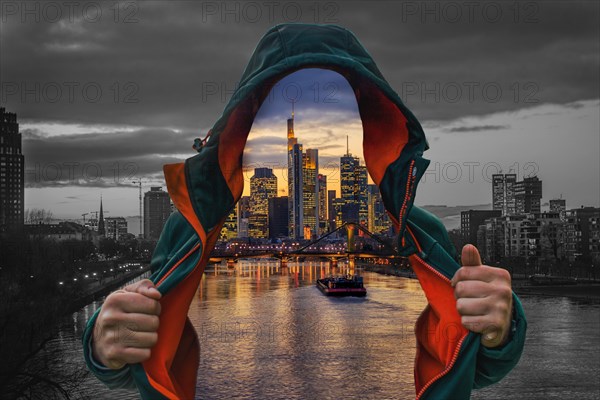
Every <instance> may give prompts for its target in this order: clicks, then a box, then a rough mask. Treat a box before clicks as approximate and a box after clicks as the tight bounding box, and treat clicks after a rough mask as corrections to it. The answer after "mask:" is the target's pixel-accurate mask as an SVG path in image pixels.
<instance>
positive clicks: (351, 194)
mask: <svg viewBox="0 0 600 400" xmlns="http://www.w3.org/2000/svg"><path fill="white" fill-rule="evenodd" d="M357 167H358V158H355V157H353V156H352V155H350V154H349V153H346V155H344V156H342V157H341V158H340V178H341V196H340V197H341V199H342V200H343V202H344V206H343V207H342V219H343V221H344V222H358V196H357V193H356V192H355V186H356V174H355V173H356V168H357Z"/></svg>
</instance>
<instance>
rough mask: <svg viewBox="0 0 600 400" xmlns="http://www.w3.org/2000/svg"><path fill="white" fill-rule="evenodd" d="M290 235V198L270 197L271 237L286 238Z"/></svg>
mask: <svg viewBox="0 0 600 400" xmlns="http://www.w3.org/2000/svg"><path fill="white" fill-rule="evenodd" d="M287 235H288V198H287V196H282V197H271V198H270V199H269V238H271V239H277V238H285V237H287Z"/></svg>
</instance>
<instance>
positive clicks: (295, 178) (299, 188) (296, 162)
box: [287, 104, 304, 239]
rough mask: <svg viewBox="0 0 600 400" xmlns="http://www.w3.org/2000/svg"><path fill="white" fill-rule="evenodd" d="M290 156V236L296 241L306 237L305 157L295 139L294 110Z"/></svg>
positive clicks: (289, 128) (290, 122)
mask: <svg viewBox="0 0 600 400" xmlns="http://www.w3.org/2000/svg"><path fill="white" fill-rule="evenodd" d="M287 138H288V143H287V154H288V159H287V161H288V212H289V217H288V235H289V236H290V237H291V238H294V239H302V238H303V237H304V198H303V193H302V192H303V182H304V180H303V169H304V168H303V156H302V144H300V143H298V139H297V138H296V137H294V109H293V104H292V117H291V118H289V119H288V120H287Z"/></svg>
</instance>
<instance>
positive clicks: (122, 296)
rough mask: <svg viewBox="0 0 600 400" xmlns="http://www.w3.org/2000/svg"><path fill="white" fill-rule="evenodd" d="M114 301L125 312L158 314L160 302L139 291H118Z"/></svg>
mask: <svg viewBox="0 0 600 400" xmlns="http://www.w3.org/2000/svg"><path fill="white" fill-rule="evenodd" d="M115 301H116V302H118V303H119V307H120V308H121V310H123V312H126V313H140V314H150V315H160V302H158V300H153V299H151V298H149V297H146V296H143V295H141V294H139V293H119V294H118V297H117V298H116V299H115Z"/></svg>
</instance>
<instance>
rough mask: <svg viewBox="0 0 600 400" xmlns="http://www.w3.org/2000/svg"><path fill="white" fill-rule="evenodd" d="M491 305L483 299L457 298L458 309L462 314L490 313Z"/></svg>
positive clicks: (480, 314) (481, 314)
mask: <svg viewBox="0 0 600 400" xmlns="http://www.w3.org/2000/svg"><path fill="white" fill-rule="evenodd" d="M489 309H490V307H489V305H488V303H487V302H486V301H484V300H482V299H472V298H462V299H458V300H456V310H457V311H458V313H459V314H460V315H462V316H477V315H479V316H483V315H487V314H488V313H489Z"/></svg>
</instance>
